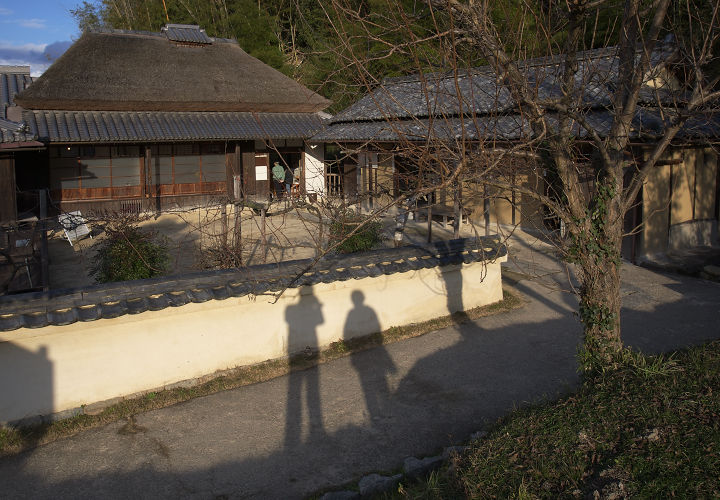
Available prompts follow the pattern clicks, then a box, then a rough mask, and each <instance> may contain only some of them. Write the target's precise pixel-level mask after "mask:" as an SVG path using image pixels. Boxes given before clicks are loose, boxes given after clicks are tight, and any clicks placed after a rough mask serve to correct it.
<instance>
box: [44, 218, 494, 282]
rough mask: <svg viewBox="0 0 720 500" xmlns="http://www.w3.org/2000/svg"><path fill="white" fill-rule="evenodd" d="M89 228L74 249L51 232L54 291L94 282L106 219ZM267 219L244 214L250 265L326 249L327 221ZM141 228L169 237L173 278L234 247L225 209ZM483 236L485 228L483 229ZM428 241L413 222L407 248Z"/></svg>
mask: <svg viewBox="0 0 720 500" xmlns="http://www.w3.org/2000/svg"><path fill="white" fill-rule="evenodd" d="M87 218H88V225H89V226H90V228H91V230H92V238H88V237H86V238H84V239H82V240H80V241H76V242H74V244H73V245H72V246H71V245H70V243H69V241H68V240H67V238H65V235H64V234H63V232H62V231H61V230H60V229H59V227H58V228H55V230H54V231H52V232H51V233H50V237H49V256H50V287H51V288H52V289H59V288H75V287H82V286H89V285H92V284H94V283H95V280H94V278H93V277H92V276H91V274H90V270H91V268H92V266H93V257H94V256H95V254H96V250H97V245H98V244H99V243H100V242H102V241H103V240H104V239H105V237H106V234H105V231H104V228H105V225H106V224H107V220H103V219H100V218H93V217H92V216H88V217H87ZM264 222H265V225H264V230H263V218H262V217H261V216H260V215H258V214H255V213H253V211H252V210H250V209H245V210H244V211H243V212H242V252H243V262H244V263H245V264H246V265H254V264H263V263H273V262H282V261H287V260H294V259H305V258H312V257H314V256H316V255H317V254H318V251H319V249H320V248H323V247H324V246H325V245H326V244H327V232H328V228H327V221H325V227H324V228H323V230H322V232H321V231H320V228H319V225H318V219H317V217H316V216H315V215H313V214H311V213H310V212H309V211H308V210H306V209H303V208H298V209H296V210H293V211H291V212H289V213H286V214H283V215H276V216H273V217H267V218H265V221H264ZM382 222H383V241H382V243H381V246H384V247H390V246H392V245H393V240H392V238H393V231H394V228H395V220H394V218H393V217H392V216H386V217H384V218H383V219H382ZM140 227H142V228H144V229H147V230H150V231H155V232H157V233H158V234H159V235H162V236H164V237H166V238H167V241H168V246H169V249H170V255H171V259H172V263H171V267H170V273H169V274H170V275H175V274H183V273H187V272H191V271H197V270H201V269H206V268H207V266H206V265H204V263H203V261H204V260H207V259H204V258H203V256H205V257H206V256H207V255H208V252H207V250H208V248H209V247H213V246H217V245H218V244H220V243H221V242H222V241H223V239H224V238H223V235H227V241H228V242H229V243H232V227H233V216H232V214H230V216H229V217H228V227H229V228H230V229H229V230H226V229H224V225H223V222H222V214H221V211H220V208H219V207H218V208H214V209H213V208H211V209H197V210H188V211H183V212H171V213H165V214H162V215H160V216H157V217H155V216H149V217H148V218H147V220H144V221H143V222H141V223H140ZM476 230H478V228H477V227H475V226H473V225H472V224H463V225H462V226H461V231H460V233H461V236H462V237H468V236H475V235H476ZM479 231H481V232H482V234H484V229H482V227H480V228H479ZM432 236H433V240H434V241H435V240H445V239H450V238H451V237H452V227H451V226H450V225H448V226H447V227H443V225H442V224H441V223H439V222H433V227H432ZM426 240H427V222H426V221H421V222H416V221H413V220H409V221H408V223H407V225H406V229H405V239H404V244H412V243H421V242H424V241H426Z"/></svg>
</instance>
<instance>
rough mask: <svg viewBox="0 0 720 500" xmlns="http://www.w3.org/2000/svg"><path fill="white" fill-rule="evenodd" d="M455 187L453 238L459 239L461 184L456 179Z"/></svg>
mask: <svg viewBox="0 0 720 500" xmlns="http://www.w3.org/2000/svg"><path fill="white" fill-rule="evenodd" d="M453 188H454V189H453V215H454V216H455V219H454V220H453V238H454V239H458V238H459V237H460V219H461V218H462V213H461V212H460V194H459V191H460V184H459V183H458V182H457V181H455V183H454V185H453Z"/></svg>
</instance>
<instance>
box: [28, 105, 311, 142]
mask: <svg viewBox="0 0 720 500" xmlns="http://www.w3.org/2000/svg"><path fill="white" fill-rule="evenodd" d="M23 119H24V120H25V122H26V123H27V124H28V126H29V127H30V129H31V130H32V131H33V132H35V134H36V135H37V137H38V139H39V140H41V141H43V142H47V143H58V142H59V143H107V142H165V141H167V142H177V141H212V140H254V139H260V140H262V139H293V138H295V139H296V138H302V139H305V138H309V137H312V136H313V135H314V134H315V133H317V132H318V131H319V130H321V129H322V127H323V119H322V117H321V116H320V115H318V114H317V113H245V112H164V111H54V110H25V111H24V112H23Z"/></svg>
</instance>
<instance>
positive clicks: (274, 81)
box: [16, 30, 329, 112]
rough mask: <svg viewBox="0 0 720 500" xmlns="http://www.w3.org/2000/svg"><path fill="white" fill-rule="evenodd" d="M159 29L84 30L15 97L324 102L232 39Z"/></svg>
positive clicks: (125, 103)
mask: <svg viewBox="0 0 720 500" xmlns="http://www.w3.org/2000/svg"><path fill="white" fill-rule="evenodd" d="M210 40H211V42H212V43H207V44H185V43H176V42H173V41H172V40H169V39H168V37H167V36H166V35H165V34H164V33H148V32H132V31H120V30H104V31H95V32H87V33H85V34H83V35H82V36H81V37H80V39H79V40H78V41H77V42H75V43H74V44H73V45H72V46H71V47H70V48H69V49H68V50H67V51H66V52H65V53H64V54H63V55H62V56H61V57H60V58H58V60H57V61H55V63H54V64H53V65H52V66H50V68H48V69H47V71H45V73H43V75H42V76H41V77H39V78H37V79H36V80H35V81H34V82H33V84H32V86H30V87H29V88H28V89H27V90H25V91H24V92H23V93H22V94H20V95H18V96H17V99H16V102H17V104H18V105H20V106H22V107H24V108H25V109H62V110H78V111H79V110H82V111H259V112H316V111H320V110H322V109H324V108H326V107H327V106H328V104H329V101H328V100H327V99H325V98H324V97H322V96H320V95H318V94H316V93H314V92H312V91H310V90H309V89H307V88H306V87H304V86H302V85H300V84H299V83H297V82H296V81H294V80H293V79H291V78H289V77H287V76H285V75H283V74H282V73H280V72H279V71H277V70H275V69H273V68H271V67H270V66H268V65H267V64H265V63H263V62H261V61H260V60H258V59H255V58H254V57H252V56H250V55H249V54H247V53H246V52H245V51H243V50H242V49H241V48H240V46H239V45H238V44H237V42H235V41H233V40H224V39H210Z"/></svg>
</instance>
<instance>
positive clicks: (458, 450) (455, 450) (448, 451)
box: [442, 446, 470, 460]
mask: <svg viewBox="0 0 720 500" xmlns="http://www.w3.org/2000/svg"><path fill="white" fill-rule="evenodd" d="M468 449H470V447H469V446H448V447H447V448H445V449H444V450H443V454H442V456H443V459H445V460H449V459H451V458H452V457H456V456H458V455H463V454H464V453H465V452H466V451H467V450H468Z"/></svg>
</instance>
